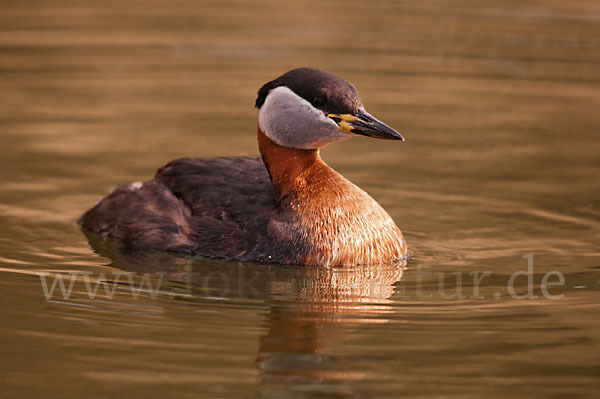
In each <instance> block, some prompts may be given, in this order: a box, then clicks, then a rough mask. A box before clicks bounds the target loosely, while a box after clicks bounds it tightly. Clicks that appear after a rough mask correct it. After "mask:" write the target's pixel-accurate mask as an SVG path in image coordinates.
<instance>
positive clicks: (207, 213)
mask: <svg viewBox="0 0 600 399" xmlns="http://www.w3.org/2000/svg"><path fill="white" fill-rule="evenodd" d="M256 108H258V109H259V116H258V129H257V130H258V148H259V150H260V154H261V156H262V158H261V157H259V156H243V157H219V158H210V159H200V158H183V159H178V160H175V161H172V162H170V163H168V164H167V165H165V166H163V167H162V168H160V169H159V170H158V171H157V172H156V175H155V176H154V179H153V180H149V181H146V182H143V183H142V182H136V183H132V184H129V185H122V186H119V187H117V188H116V189H114V190H113V191H112V193H110V194H109V195H108V196H107V197H105V198H104V199H102V200H101V201H100V202H99V203H98V204H96V206H94V207H93V208H91V209H90V210H88V211H87V212H86V213H85V214H84V215H83V216H82V217H81V219H80V225H81V226H82V227H83V228H85V229H88V230H91V231H93V232H96V233H99V234H102V235H105V236H106V235H108V236H110V237H113V238H114V239H116V240H119V241H121V242H122V243H123V244H124V245H125V246H126V247H128V248H148V249H157V250H166V251H177V252H186V253H191V254H195V255H201V256H207V257H216V258H225V259H232V260H233V259H235V260H240V261H255V262H266V263H279V264H294V265H323V266H334V265H361V264H379V263H391V262H395V261H397V260H400V259H404V258H405V257H406V256H407V254H408V252H407V251H408V250H407V246H406V242H405V240H404V237H403V236H402V233H401V232H400V230H399V229H398V227H397V226H396V224H395V223H394V221H393V220H392V218H391V217H390V216H389V215H388V214H387V212H386V211H385V210H384V209H383V208H382V207H381V206H379V204H378V203H377V202H376V201H375V200H374V199H373V198H371V197H370V196H369V195H368V194H367V193H365V192H364V191H363V190H361V189H360V188H358V187H357V186H355V185H354V184H352V183H351V182H350V181H348V180H347V179H345V178H344V177H343V176H342V175H340V174H339V173H337V172H335V171H334V170H333V169H331V168H330V167H329V166H327V164H325V162H323V160H322V159H321V157H320V156H319V149H320V148H322V147H324V146H325V145H327V144H329V143H332V142H335V141H339V140H344V139H347V138H350V137H352V136H355V135H362V136H368V137H375V138H380V139H388V140H404V139H403V137H402V136H401V135H400V134H399V133H398V132H396V131H395V130H394V129H392V128H391V127H389V126H387V125H386V124H384V123H382V122H380V121H379V120H377V119H376V118H375V117H373V116H372V115H370V114H369V113H368V112H367V111H365V108H364V106H363V103H362V101H361V99H360V96H359V94H358V91H357V90H356V88H355V87H354V86H353V85H352V84H351V83H349V82H347V81H345V80H344V79H341V78H339V77H337V76H334V75H331V74H329V73H327V72H324V71H320V70H318V69H313V68H298V69H293V70H291V71H289V72H287V73H285V74H283V75H281V76H280V77H278V78H277V79H275V80H272V81H270V82H268V83H266V84H265V85H264V86H262V87H261V88H260V90H259V91H258V97H257V99H256Z"/></svg>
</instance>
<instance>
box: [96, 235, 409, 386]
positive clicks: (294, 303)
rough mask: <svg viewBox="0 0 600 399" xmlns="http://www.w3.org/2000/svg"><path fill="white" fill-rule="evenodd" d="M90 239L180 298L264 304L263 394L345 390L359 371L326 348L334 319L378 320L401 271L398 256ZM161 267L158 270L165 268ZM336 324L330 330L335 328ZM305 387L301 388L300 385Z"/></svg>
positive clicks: (117, 263)
mask: <svg viewBox="0 0 600 399" xmlns="http://www.w3.org/2000/svg"><path fill="white" fill-rule="evenodd" d="M86 234H87V236H88V239H89V242H90V245H91V246H92V247H93V248H94V250H95V251H96V252H98V253H99V254H100V255H102V256H105V257H107V258H109V259H110V260H111V262H112V266H114V267H117V268H119V269H121V270H124V271H127V272H135V273H136V274H137V275H140V274H142V273H152V274H154V276H155V278H157V279H158V278H159V276H160V278H163V277H166V280H168V281H169V282H175V283H178V284H179V288H180V290H186V291H187V292H188V293H189V294H190V295H189V296H188V297H187V298H188V300H191V301H197V302H200V303H199V304H202V303H204V302H205V301H206V300H217V301H218V300H222V301H224V303H228V304H229V306H247V304H248V301H250V303H252V300H256V299H258V300H260V303H261V306H264V305H265V304H266V305H267V309H266V313H265V315H266V316H265V320H264V322H263V328H264V332H263V333H262V334H260V335H259V338H258V353H257V355H256V359H255V362H256V367H257V369H258V370H259V373H260V381H261V382H262V384H264V385H265V386H266V387H265V389H266V391H265V392H263V393H265V394H267V392H269V395H270V394H275V393H276V392H277V389H278V388H277V386H278V385H282V386H288V385H290V384H291V385H297V384H298V386H300V385H302V386H303V387H304V388H303V390H306V389H308V391H310V392H313V393H314V390H316V391H319V392H320V391H322V390H323V389H325V390H327V391H328V392H332V391H333V392H334V393H336V394H341V393H348V391H349V390H350V387H349V386H346V385H344V384H343V382H344V381H348V380H356V379H361V378H363V377H364V375H363V373H361V372H358V371H353V370H352V367H351V365H350V364H348V363H347V362H345V361H344V360H343V358H339V357H336V356H333V355H330V354H328V351H327V349H328V343H331V342H335V341H338V340H339V339H342V337H338V336H337V335H339V330H336V329H332V328H328V326H330V325H331V324H336V325H339V324H340V323H349V324H353V323H360V324H364V323H386V322H388V321H389V317H390V316H391V315H392V314H393V313H394V307H393V306H391V303H392V302H391V301H390V300H389V299H388V298H389V297H390V296H391V295H392V294H393V293H394V287H395V286H394V284H395V283H397V282H399V281H400V280H401V279H402V275H403V272H404V269H405V263H404V262H403V263H398V264H392V265H378V266H363V267H354V268H348V267H337V268H322V267H304V266H303V267H294V266H275V265H273V266H268V265H258V264H244V263H239V262H226V261H219V260H207V259H193V258H189V257H184V256H177V255H172V254H168V253H162V252H148V251H128V250H126V249H123V248H121V247H120V246H119V244H118V243H115V242H114V241H112V240H110V239H108V240H105V239H104V238H103V237H99V236H97V235H95V234H93V233H86ZM165 273H166V275H165ZM336 331H337V332H336ZM307 387H309V388H307Z"/></svg>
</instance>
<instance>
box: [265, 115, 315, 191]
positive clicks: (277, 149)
mask: <svg viewBox="0 0 600 399" xmlns="http://www.w3.org/2000/svg"><path fill="white" fill-rule="evenodd" d="M257 130H258V149H259V150H260V154H261V155H262V158H263V161H264V162H265V165H266V166H267V169H268V170H269V174H270V175H271V182H272V184H273V188H274V189H275V194H276V195H277V196H278V197H279V198H281V197H282V196H285V195H286V194H289V193H290V192H293V191H296V190H297V189H298V188H300V186H302V185H303V184H305V182H304V179H303V176H305V175H306V172H307V171H308V170H309V169H311V168H312V167H313V166H316V165H321V164H323V161H322V160H321V157H320V156H319V150H318V149H312V150H301V149H297V148H288V147H283V146H280V145H279V144H277V143H275V142H274V141H273V140H271V139H270V138H268V137H267V136H266V135H265V133H264V132H263V131H262V130H261V129H260V126H258V129H257Z"/></svg>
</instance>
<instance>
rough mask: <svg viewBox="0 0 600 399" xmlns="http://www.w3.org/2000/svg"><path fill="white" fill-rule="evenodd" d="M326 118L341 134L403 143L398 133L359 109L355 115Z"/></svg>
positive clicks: (337, 115) (335, 115)
mask: <svg viewBox="0 0 600 399" xmlns="http://www.w3.org/2000/svg"><path fill="white" fill-rule="evenodd" d="M327 117H329V118H331V119H333V121H334V122H335V123H337V124H338V126H339V127H340V132H342V133H347V134H358V135H361V136H367V137H375V138H377V139H384V140H402V141H404V137H402V135H401V134H400V133H398V132H397V131H395V130H394V129H392V128H391V127H389V126H388V125H386V124H385V123H383V122H381V121H379V120H377V118H375V117H374V116H373V115H371V114H369V113H368V112H367V111H365V110H363V109H360V110H359V111H358V112H357V113H356V114H329V115H327Z"/></svg>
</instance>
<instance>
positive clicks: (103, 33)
mask: <svg viewBox="0 0 600 399" xmlns="http://www.w3.org/2000/svg"><path fill="white" fill-rule="evenodd" d="M0 29H1V30H2V33H1V34H0V58H1V63H0V140H1V141H0V143H1V146H0V166H1V167H0V181H2V190H1V191H0V226H2V227H1V229H0V276H1V277H0V283H1V284H2V290H0V304H1V306H2V307H1V308H2V310H1V312H2V325H1V326H0V342H1V345H0V350H1V352H0V353H1V359H2V361H1V362H0V376H1V377H0V384H1V388H2V389H1V390H0V391H1V392H2V396H6V397H25V396H42V395H44V396H49V397H59V396H65V395H71V396H73V397H83V396H85V397H109V396H114V395H117V394H118V395H119V396H126V397H145V398H148V397H164V396H165V395H168V396H169V397H199V396H200V397H211V398H237V397H373V398H374V397H381V398H389V397H400V396H402V397H407V398H416V397H423V398H430V397H446V398H454V397H456V398H458V397H460V398H462V397H466V396H472V397H486V398H500V397H502V398H504V397H508V396H510V397H524V398H533V397H535V398H538V397H539V398H596V397H598V396H599V395H600V380H599V377H600V349H599V338H600V332H599V331H600V319H599V318H598V311H599V310H600V309H599V306H598V303H599V301H600V294H599V292H598V288H599V286H600V283H599V282H600V270H599V269H600V252H599V244H600V208H599V206H598V205H599V198H600V183H599V180H598V173H599V172H600V157H599V141H598V132H599V131H600V116H599V114H598V110H599V109H600V95H599V89H600V72H599V71H600V51H599V50H600V6H599V5H598V4H597V2H594V1H583V0H579V1H570V2H562V1H552V0H549V1H544V2H536V1H524V2H518V3H512V2H510V3H508V2H502V3H498V2H490V1H476V0H473V1H464V2H460V3H449V2H445V1H441V0H432V1H428V2H408V1H407V2H389V1H378V2H358V1H355V2H328V3H327V4H322V2H300V3H293V4H287V3H286V4H285V5H282V4H281V3H280V2H274V1H272V2H262V3H261V4H254V3H244V2H235V1H232V2H206V3H203V4H202V5H199V4H198V3H197V2H192V1H187V0H181V1H175V2H160V1H145V2H143V4H142V3H140V2H135V1H118V2H117V1H103V2H85V3H82V2H76V1H63V0H61V1H57V2H52V3H47V2H43V1H27V2H21V1H5V2H4V3H3V4H2V6H1V7H0ZM304 65H310V66H315V67H319V68H322V69H325V70H328V71H330V72H333V73H336V74H338V75H341V76H343V77H345V78H347V79H348V80H350V81H352V82H353V83H355V85H356V86H357V87H358V88H359V90H360V92H361V95H362V97H363V100H364V102H365V104H366V106H367V108H368V109H369V111H370V112H371V113H372V114H374V115H376V116H378V117H379V118H381V119H382V120H384V121H385V122H387V123H388V124H390V125H391V126H393V127H395V128H397V129H398V130H399V131H400V132H401V133H402V134H403V135H404V136H405V137H406V138H407V142H406V143H388V142H380V141H376V140H369V139H363V138H357V139H353V140H350V141H347V142H344V143H339V144H336V145H332V146H330V147H328V148H326V149H325V150H324V151H323V157H324V158H325V159H326V161H327V162H328V163H330V165H332V166H333V167H334V168H335V169H337V170H338V171H340V172H341V173H343V174H344V175H345V176H347V177H348V178H349V179H351V180H352V181H353V182H355V183H356V184H358V185H359V186H361V187H362V188H363V189H365V190H367V191H368V192H369V193H370V194H371V195H372V196H373V197H374V198H376V199H377V200H378V201H379V202H380V203H381V204H382V205H383V206H384V207H385V208H386V209H387V210H388V212H389V213H390V214H391V215H392V217H393V218H394V219H395V220H396V222H397V223H398V225H399V226H400V228H401V229H402V230H403V232H404V234H405V236H406V238H407V241H408V243H409V246H410V250H411V253H412V259H411V260H410V261H409V262H408V264H407V265H406V268H404V267H403V265H391V266H386V267H370V268H359V269H319V268H311V267H308V268H303V267H280V266H264V265H252V264H239V263H236V262H220V261H214V260H211V261H207V260H202V259H190V258H186V257H180V256H174V255H167V254H160V253H148V252H141V253H140V252H132V253H123V252H121V251H119V250H118V249H117V248H116V247H115V245H114V243H111V242H103V241H102V240H99V239H98V238H97V237H94V236H90V237H89V242H88V237H86V236H85V235H84V234H83V233H82V232H81V231H80V230H79V229H78V227H77V226H76V224H75V221H76V219H77V218H78V216H79V215H80V214H81V213H82V212H83V211H84V210H86V209H87V208H89V207H90V206H91V205H92V204H93V203H94V202H95V201H96V200H98V199H99V198H101V197H102V196H103V195H104V194H105V193H106V192H107V191H108V190H109V189H110V188H111V187H112V186H114V185H116V184H119V183H122V182H131V181H136V180H143V179H147V178H150V177H151V176H152V174H153V173H154V171H155V170H156V169H157V168H158V167H159V166H160V165H162V164H164V163H165V162H167V161H169V160H171V159H174V158H177V157H182V156H218V155H243V154H250V153H255V152H256V142H255V126H256V116H257V114H256V110H254V109H253V108H252V105H253V102H254V99H255V93H256V90H257V89H258V87H259V86H260V85H261V84H262V83H264V82H266V81H268V80H270V79H272V78H274V77H275V76H278V75H279V74H281V73H283V72H285V71H287V70H289V69H291V68H293V67H297V66H304ZM530 254H532V255H530ZM532 256H533V257H532ZM529 262H532V263H531V269H532V274H531V275H532V283H531V284H530V285H528V278H527V276H526V275H515V276H514V278H513V280H514V281H513V282H514V285H513V286H509V282H510V281H511V276H512V275H513V273H515V272H518V271H522V272H526V271H527V270H528V267H529V266H528V264H529ZM69 272H71V273H72V274H70V275H69V274H67V273H69ZM84 272H85V273H91V274H88V275H83V274H82V273H84ZM486 272H487V273H486ZM551 272H556V273H554V274H550V275H547V273H551ZM37 273H47V276H46V277H45V279H46V281H47V282H48V284H51V283H52V282H53V281H54V278H55V276H57V275H60V276H64V283H65V286H66V288H68V287H69V284H70V282H71V280H70V279H71V277H73V278H74V280H73V281H74V283H73V289H72V292H71V295H70V296H69V298H64V297H63V296H62V295H61V293H60V287H59V286H57V288H56V290H55V292H54V293H53V295H51V296H50V297H49V299H48V300H47V299H46V296H45V294H44V291H43V285H42V279H41V278H40V276H39V275H38V274H37ZM77 273H79V274H77ZM144 273H149V274H148V275H147V276H149V277H150V280H146V281H145V283H148V282H150V283H152V284H153V286H154V287H155V288H156V286H157V285H158V284H160V287H159V290H158V291H148V290H141V291H140V290H139V289H138V288H139V287H140V283H142V278H143V276H144ZM558 273H560V275H562V277H563V278H564V284H559V283H560V275H559V274H558ZM545 276H546V277H545ZM85 278H88V284H89V287H91V288H94V287H95V286H96V283H97V282H98V280H99V279H100V280H102V281H106V284H105V285H102V284H100V285H98V288H99V291H98V293H97V295H96V297H95V298H94V299H91V298H90V296H89V294H88V287H86V284H85ZM544 278H545V279H546V280H545V282H546V285H543V284H542V281H543V280H544ZM129 279H131V280H129ZM552 284H555V285H552ZM104 287H106V288H107V289H108V290H109V291H108V293H107V292H105V291H104ZM511 287H513V291H510V289H511ZM530 290H531V291H530ZM113 291H114V293H113ZM511 294H512V295H511ZM527 295H529V296H537V298H536V299H515V297H516V296H527ZM110 297H112V299H111V298H110ZM558 297H560V299H558ZM551 298H555V299H551Z"/></svg>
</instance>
